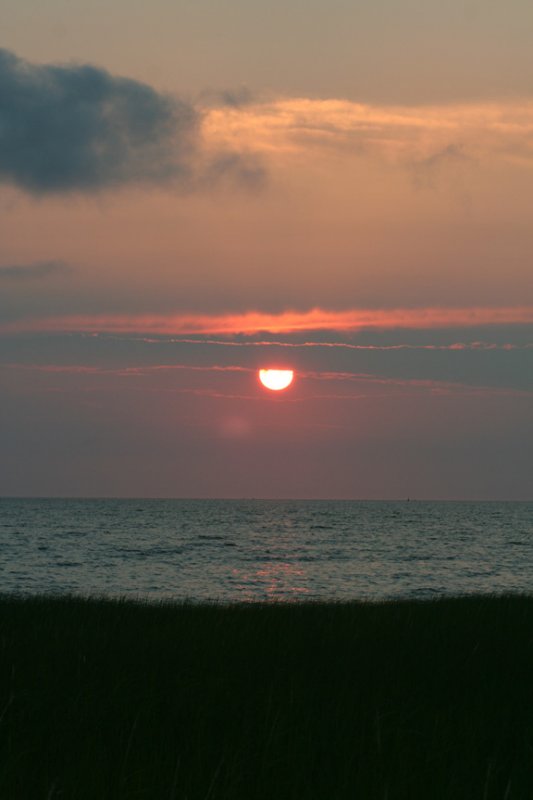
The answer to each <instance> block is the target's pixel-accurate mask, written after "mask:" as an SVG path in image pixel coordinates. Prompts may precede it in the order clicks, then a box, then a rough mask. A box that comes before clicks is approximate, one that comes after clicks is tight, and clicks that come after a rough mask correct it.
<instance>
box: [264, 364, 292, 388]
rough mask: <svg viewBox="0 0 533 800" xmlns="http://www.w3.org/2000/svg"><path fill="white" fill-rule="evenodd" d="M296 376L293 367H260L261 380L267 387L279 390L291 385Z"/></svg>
mask: <svg viewBox="0 0 533 800" xmlns="http://www.w3.org/2000/svg"><path fill="white" fill-rule="evenodd" d="M293 378H294V371H293V370H292V369H260V370H259V380H260V381H261V383H262V384H263V386H266V388H267V389H272V390H273V391H275V392H279V391H280V390H281V389H286V388H287V386H290V384H291V383H292V379H293Z"/></svg>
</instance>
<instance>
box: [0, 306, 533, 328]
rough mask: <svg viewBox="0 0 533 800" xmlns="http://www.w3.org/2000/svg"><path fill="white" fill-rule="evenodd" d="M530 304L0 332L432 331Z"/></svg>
mask: <svg viewBox="0 0 533 800" xmlns="http://www.w3.org/2000/svg"><path fill="white" fill-rule="evenodd" d="M531 323H533V306H519V307H515V306H512V307H499V308H493V307H488V308H396V309H394V308H392V309H349V310H343V311H330V310H324V309H320V308H313V309H310V310H309V311H302V312H300V311H285V312H283V313H281V314H266V313H261V312H255V311H250V312H246V313H242V314H226V315H207V314H196V315H193V314H187V315H177V314H176V315H149V314H143V315H93V316H91V315H73V316H63V317H50V318H42V319H26V320H24V319H22V320H17V321H16V322H11V323H6V324H4V325H1V326H0V333H20V332H30V331H33V332H39V331H42V332H46V331H61V332H87V333H91V332H93V333H100V332H102V333H104V332H107V333H143V332H144V333H148V334H150V333H152V334H167V335H172V334H175V335H186V334H191V335H193V334H194V335H197V334H207V335H213V334H219V335H237V334H257V333H266V332H268V333H274V334H276V333H296V332H302V331H319V330H333V331H362V330H372V329H378V330H386V329H400V328H405V329H435V328H453V327H466V328H470V327H476V326H485V325H509V324H510V325H518V324H522V325H528V324H531Z"/></svg>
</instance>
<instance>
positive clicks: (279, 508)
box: [0, 499, 533, 601]
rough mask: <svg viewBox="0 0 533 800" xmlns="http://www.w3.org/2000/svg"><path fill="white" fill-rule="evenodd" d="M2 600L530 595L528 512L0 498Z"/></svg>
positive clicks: (448, 506) (505, 506) (506, 506)
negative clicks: (43, 596)
mask: <svg viewBox="0 0 533 800" xmlns="http://www.w3.org/2000/svg"><path fill="white" fill-rule="evenodd" d="M0 550H1V556H0V591H4V592H21V593H52V592H53V593H58V592H69V593H73V592H74V593H80V594H84V595H85V594H97V595H113V596H115V595H128V596H138V597H151V598H154V599H155V598H175V599H184V598H190V599H193V600H207V599H216V600H221V601H235V600H265V599H272V600H298V599H305V598H308V599H317V598H320V599H339V600H340V599H343V600H347V599H357V598H364V599H379V598H391V597H400V596H403V597H424V596H435V595H439V594H459V593H464V592H485V593H489V592H503V591H513V592H531V591H533V503H430V502H410V503H409V502H401V503H394V502H351V501H343V502H338V501H331V502H330V501H317V502H309V501H275V500H272V501H263V500H253V501H252V500H251V501H238V500H225V501H219V500H142V501H139V500H57V499H50V500H29V499H25V500H18V499H17V500H11V499H0Z"/></svg>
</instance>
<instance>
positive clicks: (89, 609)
mask: <svg viewBox="0 0 533 800" xmlns="http://www.w3.org/2000/svg"><path fill="white" fill-rule="evenodd" d="M0 694H1V697H0V798H2V800H19V799H20V800H41V799H42V800H52V799H53V800H60V799H63V800H107V799H109V800H123V798H132V800H133V798H136V799H140V798H149V800H217V798H219V799H220V798H224V799H226V798H227V800H231V799H233V798H239V800H240V798H243V800H244V799H245V800H256V799H257V800H259V798H261V800H263V799H264V800H267V798H268V800H315V799H316V800H337V799H338V800H341V799H344V798H346V799H347V800H348V799H349V800H400V799H401V800H417V799H418V798H423V799H424V800H445V799H446V800H463V799H464V800H518V799H520V800H531V798H533V597H532V596H526V595H506V596H482V597H480V596H469V597H459V598H450V599H439V600H434V601H424V602H415V601H398V602H387V603H377V604H373V603H342V604H340V603H339V604H337V603H296V604H242V605H233V606H223V605H217V604H211V605H210V604H202V605H196V604H160V603H147V602H132V601H126V600H116V601H113V600H100V599H98V600H97V599H82V598H74V597H55V598H45V597H34V598H21V597H18V598H17V597H12V596H3V597H0Z"/></svg>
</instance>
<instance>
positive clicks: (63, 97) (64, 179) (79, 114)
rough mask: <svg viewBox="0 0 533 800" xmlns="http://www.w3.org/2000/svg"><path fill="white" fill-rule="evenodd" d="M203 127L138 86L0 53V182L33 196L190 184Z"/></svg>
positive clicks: (180, 107) (180, 105) (174, 103)
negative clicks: (175, 182)
mask: <svg viewBox="0 0 533 800" xmlns="http://www.w3.org/2000/svg"><path fill="white" fill-rule="evenodd" d="M198 122H199V115H198V113H197V111H196V110H195V109H194V108H193V106H191V105H190V104H188V103H185V102H182V101H180V100H177V99H173V98H170V97H168V96H166V95H163V94H160V93H158V92H156V91H155V90H154V89H152V88H151V87H149V86H146V85H144V84H142V83H139V82H137V81H133V80H128V79H125V78H119V77H115V76H113V75H110V74H109V73H108V72H106V71H105V70H103V69H98V68H96V67H93V66H89V65H75V64H74V65H64V66H56V65H44V66H41V65H34V64H30V63H28V62H27V61H24V60H22V59H20V58H17V57H16V56H15V55H13V54H12V53H10V52H8V51H6V50H1V49H0V180H3V181H6V182H9V183H12V184H15V185H17V186H19V187H21V188H23V189H26V190H28V191H30V192H34V193H45V192H66V191H73V190H74V191H75V190H81V191H91V190H98V189H102V188H106V187H109V186H115V185H121V184H125V183H131V182H140V181H155V182H162V181H166V180H169V179H175V178H181V179H185V180H188V178H189V173H190V159H191V153H192V151H193V149H194V140H195V133H196V130H197V127H198Z"/></svg>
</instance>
